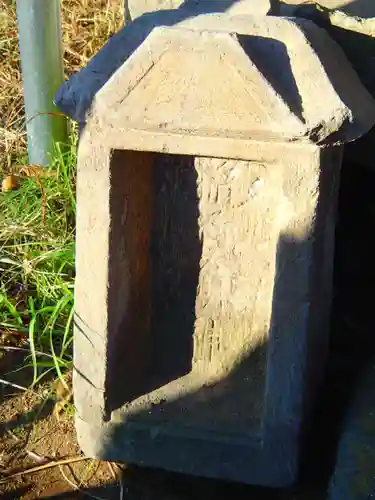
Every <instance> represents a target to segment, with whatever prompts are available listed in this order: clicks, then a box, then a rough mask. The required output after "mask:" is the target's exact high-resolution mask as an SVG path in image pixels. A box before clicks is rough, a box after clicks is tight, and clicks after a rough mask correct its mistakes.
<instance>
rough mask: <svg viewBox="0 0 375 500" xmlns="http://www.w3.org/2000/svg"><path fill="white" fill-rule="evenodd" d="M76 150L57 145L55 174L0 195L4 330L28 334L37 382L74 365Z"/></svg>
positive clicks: (1, 326)
mask: <svg viewBox="0 0 375 500" xmlns="http://www.w3.org/2000/svg"><path fill="white" fill-rule="evenodd" d="M75 152H76V140H73V141H72V144H71V145H70V146H69V148H68V150H67V151H66V152H64V153H63V152H62V151H61V149H60V148H58V147H57V148H56V154H55V157H54V160H53V161H52V162H51V166H50V167H49V168H47V171H48V172H51V173H54V174H53V175H51V176H43V177H29V178H26V179H24V180H23V182H22V183H21V184H20V186H19V188H18V189H17V190H15V191H12V192H9V193H0V274H1V280H0V283H1V284H0V332H3V333H4V332H5V333H10V334H11V332H25V333H26V334H27V337H28V348H30V356H29V358H28V359H29V361H28V362H29V363H30V364H31V365H32V366H33V370H34V377H33V385H35V384H36V383H37V382H38V381H39V380H40V379H41V377H43V376H44V375H45V374H46V373H48V372H51V371H55V372H56V374H57V375H58V376H60V377H61V375H62V372H63V371H64V370H66V369H68V368H70V367H71V364H72V354H71V353H72V323H73V307H74V272H75V271H74V244H75V238H74V235H75V210H76V206H75V164H76V158H75ZM41 353H46V354H47V355H49V356H41Z"/></svg>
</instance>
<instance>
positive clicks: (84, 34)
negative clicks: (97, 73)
mask: <svg viewBox="0 0 375 500" xmlns="http://www.w3.org/2000/svg"><path fill="white" fill-rule="evenodd" d="M123 3H124V2H123V0H61V5H62V33H63V48H64V61H65V73H66V76H69V75H70V74H72V73H73V72H75V71H78V70H79V68H80V67H82V66H83V65H85V64H86V62H87V61H88V60H89V59H90V58H91V57H92V56H93V55H94V54H95V53H96V52H97V51H98V50H99V49H100V47H102V46H103V45H104V43H105V42H106V41H107V40H108V38H109V37H110V36H111V35H112V34H113V33H115V32H116V31H118V29H119V28H120V27H121V26H122V24H123V12H124V11H123ZM22 94H23V92H22V79H21V72H20V59H19V52H18V32H17V22H16V10H15V0H0V174H1V172H2V171H6V170H8V169H9V168H10V166H11V164H12V163H13V162H14V161H15V160H17V159H19V158H20V157H22V156H24V155H25V152H26V137H25V120H24V113H23V95H22Z"/></svg>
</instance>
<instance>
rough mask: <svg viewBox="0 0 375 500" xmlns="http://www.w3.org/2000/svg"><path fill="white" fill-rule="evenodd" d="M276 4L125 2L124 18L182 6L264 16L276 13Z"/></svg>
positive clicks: (260, 0)
mask: <svg viewBox="0 0 375 500" xmlns="http://www.w3.org/2000/svg"><path fill="white" fill-rule="evenodd" d="M278 4H279V0H126V3H125V11H126V15H125V17H126V18H128V19H132V20H133V19H135V18H137V17H139V16H141V15H142V14H145V13H147V12H156V11H158V10H169V9H178V8H179V7H181V6H182V5H184V6H189V7H190V8H191V9H192V10H193V11H194V10H199V11H200V12H201V13H202V12H203V11H206V12H231V13H233V14H234V13H235V14H241V15H243V14H253V15H266V14H271V13H272V14H275V13H277V8H278Z"/></svg>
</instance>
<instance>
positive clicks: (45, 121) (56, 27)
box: [17, 0, 67, 166]
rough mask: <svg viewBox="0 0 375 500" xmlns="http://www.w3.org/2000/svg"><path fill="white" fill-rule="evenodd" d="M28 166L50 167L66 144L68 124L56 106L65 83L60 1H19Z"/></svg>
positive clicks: (18, 11) (18, 14)
mask: <svg viewBox="0 0 375 500" xmlns="http://www.w3.org/2000/svg"><path fill="white" fill-rule="evenodd" d="M17 21H18V29H19V44H20V53H21V67H22V79H23V89H24V98H25V112H26V131H27V140H28V151H29V162H30V163H36V164H39V165H44V166H45V165H48V163H49V161H50V157H51V154H52V153H53V149H54V144H55V143H58V142H63V143H66V140H67V120H66V118H65V117H64V116H61V115H60V114H59V111H58V109H57V108H56V107H55V106H54V104H53V96H54V94H55V92H56V90H57V89H58V88H59V87H60V85H61V84H62V83H63V81H64V69H63V53H62V40H61V24H60V0H17Z"/></svg>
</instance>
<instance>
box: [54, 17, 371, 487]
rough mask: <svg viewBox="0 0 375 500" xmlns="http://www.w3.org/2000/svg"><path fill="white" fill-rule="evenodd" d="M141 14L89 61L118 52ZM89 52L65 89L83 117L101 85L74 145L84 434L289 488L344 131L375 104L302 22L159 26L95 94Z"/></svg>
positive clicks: (181, 466) (240, 20) (317, 362)
mask: <svg viewBox="0 0 375 500" xmlns="http://www.w3.org/2000/svg"><path fill="white" fill-rule="evenodd" d="M129 30H130V31H129V33H130V34H129V35H127V31H126V29H125V31H123V32H122V33H121V34H119V35H118V36H119V38H118V40H119V41H118V42H117V41H116V38H115V37H114V38H113V39H112V40H111V45H110V47H111V50H109V49H108V47H105V48H104V49H103V51H104V52H102V53H100V54H98V56H97V58H96V61H99V62H100V61H102V63H103V65H104V67H105V68H108V60H109V59H110V57H113V58H117V60H119V59H121V57H122V55H121V54H123V53H124V52H126V51H127V50H128V48H127V47H126V44H127V43H130V44H131V43H133V39H132V38H131V39H130V37H131V33H132V32H131V26H129ZM116 43H117V45H116ZM116 47H117V51H116ZM121 51H122V52H121ZM90 64H91V70H87V71H85V70H83V72H82V74H81V75H80V74H78V75H76V77H75V78H74V80H73V81H72V82H70V83H69V82H67V84H66V86H65V87H64V88H63V89H62V90H61V91H60V93H59V103H60V105H61V107H62V109H66V110H69V111H70V112H71V113H72V114H73V116H77V114H76V113H77V110H76V108H75V106H77V103H81V104H82V102H86V103H87V102H89V101H90V99H91V102H92V103H91V107H90V111H89V113H88V114H87V118H86V124H85V127H84V130H83V132H82V134H81V140H80V146H79V154H78V218H77V281H76V326H75V334H74V335H75V339H74V346H75V351H74V363H75V373H74V395H75V404H76V408H77V412H76V415H77V416H76V426H77V431H78V437H79V442H80V444H81V446H82V448H83V450H84V452H85V453H86V454H87V455H90V456H93V457H98V458H102V459H106V460H116V461H120V462H123V461H125V462H130V463H137V464H142V465H146V466H152V467H161V468H165V469H169V470H173V471H178V472H184V473H190V474H195V475H202V476H209V477H217V478H221V479H227V480H234V481H240V482H246V483H253V484H261V485H269V486H286V485H288V484H290V483H292V482H293V481H294V480H295V478H296V474H297V468H298V455H299V448H300V440H301V436H302V435H303V430H304V427H305V425H306V424H307V423H308V421H309V417H310V416H311V404H312V402H313V400H314V397H315V395H316V393H317V391H318V388H319V383H320V381H321V380H320V379H321V375H322V373H323V368H324V362H325V358H326V352H327V341H328V336H329V331H328V320H329V314H330V301H331V285H332V266H333V247H334V228H335V205H336V198H337V188H338V179H339V171H340V165H341V152H342V144H343V143H345V142H347V141H352V140H355V139H356V138H358V137H359V136H361V135H362V134H364V133H365V132H366V131H367V130H369V128H370V127H371V126H372V125H373V124H374V121H375V118H374V117H375V104H374V101H373V100H372V98H371V96H370V95H369V94H368V93H367V91H366V90H365V89H364V87H363V86H362V84H361V83H360V81H359V80H358V78H357V76H356V74H355V73H354V71H353V70H352V68H351V66H350V65H349V64H348V62H347V60H346V58H345V56H344V55H343V53H342V52H341V50H340V48H339V47H338V46H337V45H336V44H335V43H334V42H333V41H332V40H331V39H330V37H329V36H328V35H327V34H326V33H325V32H324V31H323V30H321V29H319V28H317V27H316V26H315V25H314V24H313V23H312V22H310V21H302V20H296V19H294V20H292V19H286V18H273V17H263V18H261V17H251V16H241V17H239V16H238V17H237V16H230V15H225V14H222V15H202V16H197V17H195V18H191V19H188V20H185V21H182V22H180V23H177V24H176V25H175V26H173V27H165V26H164V27H163V26H159V27H156V28H155V29H154V30H153V31H151V33H150V34H149V36H148V37H147V38H146V40H145V41H144V42H143V43H142V44H140V46H139V47H138V48H137V49H136V50H135V51H134V52H133V53H132V54H131V56H130V57H129V58H128V59H127V60H126V61H125V62H123V63H122V64H121V65H120V66H119V68H118V70H117V71H116V72H114V74H113V75H112V76H111V78H109V79H108V78H107V80H108V81H107V82H106V83H105V84H104V85H103V86H102V88H101V89H100V90H99V91H98V92H97V93H96V95H94V94H92V95H89V94H88V92H89V91H88V89H92V88H94V87H93V86H92V84H91V83H90V82H91V80H90V79H91V78H97V79H99V80H100V79H101V78H103V74H105V72H106V71H107V69H105V70H102V72H101V68H100V64H101V63H100V64H98V62H95V58H94V61H93V62H91V63H90ZM95 64H96V66H95ZM93 68H96V71H94V70H93ZM80 92H86V94H85V97H84V100H83V101H82V100H81V99H80ZM81 111H82V109H81ZM78 114H79V112H78Z"/></svg>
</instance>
